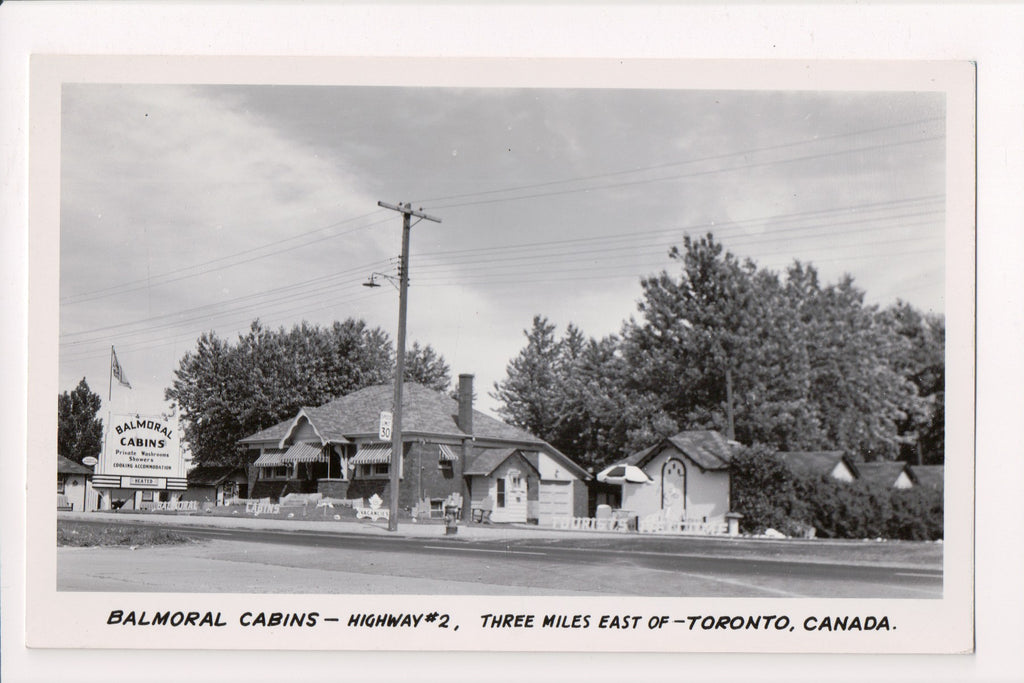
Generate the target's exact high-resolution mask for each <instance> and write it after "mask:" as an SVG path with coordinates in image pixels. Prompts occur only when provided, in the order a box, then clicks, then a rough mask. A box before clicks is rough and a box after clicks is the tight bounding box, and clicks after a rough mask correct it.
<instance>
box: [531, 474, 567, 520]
mask: <svg viewBox="0 0 1024 683" xmlns="http://www.w3.org/2000/svg"><path fill="white" fill-rule="evenodd" d="M538 508H539V509H538V515H537V524H538V525H539V526H551V525H552V524H554V522H555V520H556V519H570V518H572V483H571V482H568V481H542V482H541V483H540V496H539V500H538Z"/></svg>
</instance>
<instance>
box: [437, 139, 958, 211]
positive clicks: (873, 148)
mask: <svg viewBox="0 0 1024 683" xmlns="http://www.w3.org/2000/svg"><path fill="white" fill-rule="evenodd" d="M944 139H945V138H944V137H943V136H932V137H926V138H919V139H917V140H903V141H899V142H890V143H885V144H880V145H870V146H867V147H856V148H851V149H845V150H838V151H832V152H824V153H820V154H809V155H806V156H802V157H791V158H789V159H775V160H772V161H762V162H757V163H750V164H742V165H739V166H729V167H724V168H714V169H709V170H705V171H694V172H692V173H682V174H679V175H671V176H662V177H658V178H646V179H643V180H631V181H623V182H620V183H607V184H604V185H593V186H585V187H580V188H573V189H568V190H556V191H553V192H538V193H534V194H526V195H516V196H513V197H498V198H495V199H481V200H477V201H472V202H462V203H458V204H440V205H437V206H432V207H431V209H432V210H440V209H453V208H460V207H465V206H479V205H482V204H496V203H500V202H512V201H519V200H522V199H538V198H540V197H553V196H557V195H565V194H576V193H579V192H591V191H594V190H612V189H618V188H622V187H633V186H636V185H646V184H650V183H659V182H665V181H669V180H682V179H684V178H698V177H700V176H707V175H716V174H719V173H729V172H732V171H746V170H751V169H755V168H764V167H767V166H776V165H781V164H793V163H798V162H802V161H815V160H818V159H826V158H828V157H834V156H843V155H847V154H856V153H860V152H871V151H877V150H881V149H892V148H893V147H900V146H904V145H915V144H920V143H923V142H933V141H936V140H944Z"/></svg>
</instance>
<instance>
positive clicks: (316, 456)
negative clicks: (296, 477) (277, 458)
mask: <svg viewBox="0 0 1024 683" xmlns="http://www.w3.org/2000/svg"><path fill="white" fill-rule="evenodd" d="M281 461H282V462H327V456H326V455H324V452H323V447H322V446H320V445H318V444H312V443H297V444H293V445H292V447H291V448H289V449H288V450H287V451H286V452H285V454H284V455H283V456H281Z"/></svg>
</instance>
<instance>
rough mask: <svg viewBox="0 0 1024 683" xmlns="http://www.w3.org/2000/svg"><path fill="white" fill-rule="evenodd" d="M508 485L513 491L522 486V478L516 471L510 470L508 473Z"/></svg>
mask: <svg viewBox="0 0 1024 683" xmlns="http://www.w3.org/2000/svg"><path fill="white" fill-rule="evenodd" d="M508 487H509V488H510V489H512V490H513V491H518V490H520V489H522V488H523V480H522V479H521V478H520V474H519V472H518V471H516V470H511V471H510V472H509V473H508Z"/></svg>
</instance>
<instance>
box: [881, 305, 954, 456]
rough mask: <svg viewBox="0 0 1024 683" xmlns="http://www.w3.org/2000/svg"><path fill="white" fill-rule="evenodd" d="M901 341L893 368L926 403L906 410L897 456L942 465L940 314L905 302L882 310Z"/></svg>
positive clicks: (943, 393) (943, 383)
mask: <svg viewBox="0 0 1024 683" xmlns="http://www.w3.org/2000/svg"><path fill="white" fill-rule="evenodd" d="M885 313H886V315H888V316H890V317H891V321H892V324H893V325H895V328H896V331H897V333H898V334H899V335H900V337H902V339H903V340H904V344H903V345H902V347H901V348H900V349H899V353H897V355H896V357H895V362H896V368H897V370H898V371H899V372H900V374H901V375H903V376H904V377H905V378H906V379H908V380H909V381H910V382H912V383H913V384H914V386H915V387H916V388H917V393H918V395H919V396H920V397H921V398H922V400H923V401H924V402H925V407H924V410H923V411H919V412H916V413H915V412H913V411H908V415H907V417H906V419H904V420H903V421H902V422H901V425H900V428H901V431H902V432H904V433H905V434H907V436H908V437H909V440H908V442H907V443H906V444H905V445H904V446H903V448H902V450H901V453H900V459H901V460H907V461H909V462H913V463H921V464H928V465H941V464H942V463H943V462H944V460H945V437H946V430H945V425H946V419H945V396H946V371H945V368H946V365H945V347H946V321H945V318H944V317H943V316H942V315H938V314H925V313H922V312H920V311H918V310H917V309H916V308H914V307H913V306H911V305H910V304H908V303H907V302H905V301H897V302H896V303H895V304H894V305H893V306H891V307H890V308H888V309H887V310H886V311H885Z"/></svg>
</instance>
